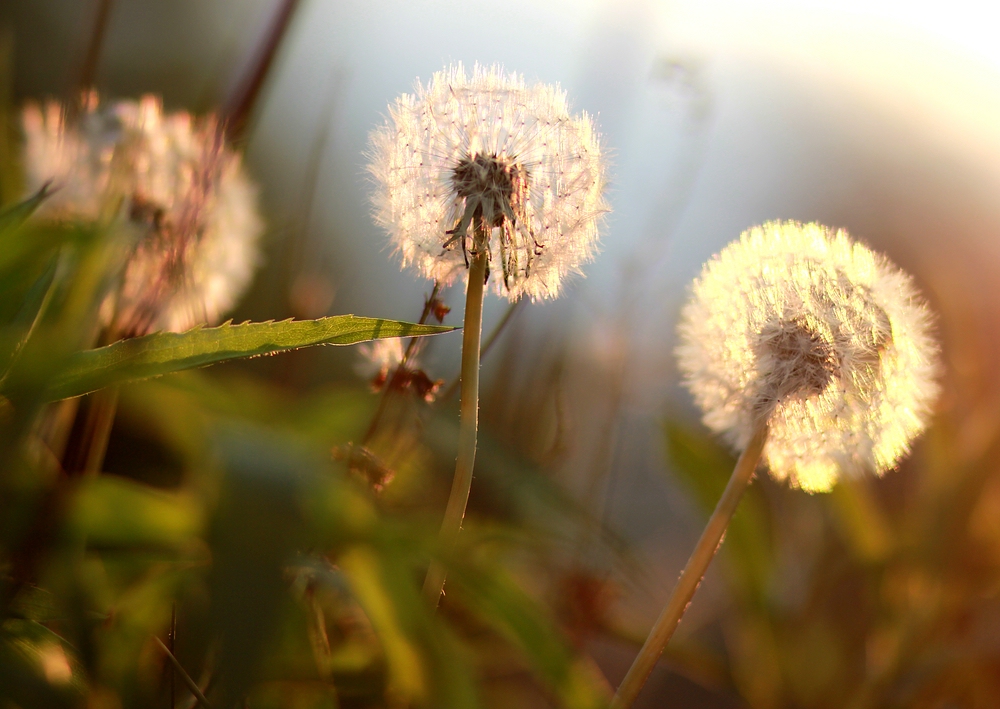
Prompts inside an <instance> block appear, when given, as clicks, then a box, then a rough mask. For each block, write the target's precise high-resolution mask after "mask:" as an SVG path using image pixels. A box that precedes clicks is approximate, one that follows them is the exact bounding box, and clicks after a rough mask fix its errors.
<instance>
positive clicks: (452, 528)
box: [424, 248, 487, 608]
mask: <svg viewBox="0 0 1000 709" xmlns="http://www.w3.org/2000/svg"><path fill="white" fill-rule="evenodd" d="M486 266H487V255H486V249H485V248H480V249H478V250H477V253H476V254H475V256H473V259H472V265H471V267H470V268H469V289H468V290H467V291H466V295H465V325H464V329H463V331H462V393H461V400H460V404H459V430H458V458H457V460H456V461H455V478H454V480H452V483H451V494H450V495H449V496H448V505H447V507H445V510H444V521H442V523H441V540H442V542H444V544H445V545H450V544H452V543H453V542H454V540H455V537H456V536H457V535H458V533H459V531H460V530H461V529H462V520H463V519H464V518H465V507H466V505H467V504H468V502H469V491H470V490H471V489H472V468H473V466H474V465H475V462H476V434H477V430H478V426H479V343H480V340H481V339H482V334H483V287H484V286H485V282H486ZM444 581H445V571H444V567H443V566H441V564H440V563H438V562H431V566H430V568H429V569H428V570H427V578H425V579H424V595H425V596H427V599H428V600H429V601H430V602H431V603H432V604H433V605H434V607H435V608H436V607H437V605H438V603H439V602H440V600H441V592H442V591H443V590H444Z"/></svg>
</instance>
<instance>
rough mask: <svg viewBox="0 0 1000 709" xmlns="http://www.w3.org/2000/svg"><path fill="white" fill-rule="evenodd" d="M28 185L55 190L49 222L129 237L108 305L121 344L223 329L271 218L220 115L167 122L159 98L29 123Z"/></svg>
mask: <svg viewBox="0 0 1000 709" xmlns="http://www.w3.org/2000/svg"><path fill="white" fill-rule="evenodd" d="M22 125H23V128H24V134H25V139H26V140H25V149H24V166H25V176H26V182H27V188H28V189H29V190H30V191H35V190H37V189H39V188H40V187H41V186H42V185H44V184H46V183H49V182H51V183H52V185H53V187H55V188H56V189H55V191H54V192H53V194H52V196H51V198H50V199H48V200H47V201H46V202H45V204H44V205H43V207H42V209H41V210H39V215H40V216H41V217H42V218H47V219H52V220H76V221H87V222H100V223H104V224H108V225H110V226H112V227H115V228H126V229H128V230H129V232H128V236H129V239H128V241H129V245H130V246H129V253H128V256H127V258H126V261H125V266H124V270H123V273H122V277H121V282H120V285H119V287H118V289H117V291H116V292H115V293H113V294H112V295H111V296H109V298H108V300H107V301H105V303H104V305H103V306H102V318H103V320H104V324H105V325H106V326H108V327H109V329H110V330H111V332H112V334H113V335H114V336H134V335H142V334H145V333H148V332H152V331H154V330H173V331H183V330H187V329H189V328H191V327H193V326H194V325H196V324H198V323H215V322H217V321H218V320H219V319H220V317H221V316H222V314H223V313H225V312H226V311H227V310H229V309H230V308H232V306H233V305H234V304H235V303H236V301H237V299H238V298H239V297H240V296H241V295H242V294H243V291H244V290H245V289H246V287H247V285H249V282H250V279H251V277H252V276H253V272H254V269H255V268H256V266H257V263H258V261H259V244H258V242H259V239H260V236H261V234H262V232H263V228H264V225H263V221H262V219H261V217H260V215H259V213H258V210H257V204H256V203H257V188H256V187H255V186H254V185H253V183H252V182H251V181H250V180H249V178H248V177H247V176H246V174H245V173H244V171H243V168H242V165H241V161H240V156H239V155H238V154H237V153H235V152H233V151H232V150H230V149H229V148H227V147H226V145H225V144H224V141H223V135H222V131H221V130H220V129H219V128H220V127H219V126H218V124H217V122H216V121H215V119H214V118H212V117H207V118H204V119H200V120H199V119H195V118H193V117H192V116H191V115H190V114H187V113H184V112H177V113H171V114H166V113H164V112H163V108H162V105H161V103H160V101H159V99H157V98H156V97H153V96H145V97H143V98H142V99H141V100H140V101H138V102H136V101H119V102H114V103H109V104H106V105H103V106H102V105H100V104H99V102H98V99H97V96H96V94H87V95H85V96H84V99H83V105H82V107H81V110H80V112H79V115H78V116H77V117H75V118H74V119H69V118H68V116H67V113H66V111H65V110H64V109H63V108H62V107H61V106H60V105H59V104H57V103H55V102H49V103H47V104H45V105H44V106H38V105H36V104H29V105H28V106H27V107H26V108H25V109H24V113H23V116H22Z"/></svg>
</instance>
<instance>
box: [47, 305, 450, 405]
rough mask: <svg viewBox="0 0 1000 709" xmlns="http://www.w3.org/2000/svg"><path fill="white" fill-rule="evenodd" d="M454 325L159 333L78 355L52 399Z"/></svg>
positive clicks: (310, 323)
mask: <svg viewBox="0 0 1000 709" xmlns="http://www.w3.org/2000/svg"><path fill="white" fill-rule="evenodd" d="M454 329H455V328H453V327H440V326H436V325H415V324H412V323H406V322H400V321H397V320H383V319H381V318H359V317H355V316H353V315H337V316H334V317H329V318H320V319H318V320H283V321H281V322H271V321H269V322H259V323H243V324H241V325H232V324H230V323H226V324H224V325H220V326H219V327H210V328H196V329H194V330H190V331H188V332H184V333H174V332H158V333H154V334H152V335H146V336H144V337H136V338H133V339H130V340H121V341H120V342H116V343H114V344H112V345H108V346H107V347H101V348H99V349H95V350H87V351H84V352H79V353H77V354H75V355H73V356H72V357H71V358H70V360H69V363H68V365H67V366H66V367H65V368H64V369H63V371H62V372H60V373H59V374H58V375H57V376H55V377H54V378H53V380H52V382H51V383H50V385H49V390H48V392H47V397H48V399H49V400H50V401H56V400H58V399H68V398H71V397H74V396H80V395H82V394H87V393H90V392H92V391H96V390H98V389H103V388H104V387H106V386H109V385H111V384H120V383H122V382H128V381H134V380H137V379H147V378H149V377H158V376H160V375H162V374H169V373H171V372H179V371H181V370H184V369H193V368H195V367H205V366H207V365H210V364H215V363H217V362H225V361H227V360H232V359H242V358H246V357H256V356H258V355H264V354H275V353H277V352H287V351H289V350H295V349H299V348H301V347H311V346H314V345H353V344H355V343H357V342H365V341H367V340H378V339H382V338H387V337H416V336H421V335H436V334H438V333H442V332H450V331H452V330H454Z"/></svg>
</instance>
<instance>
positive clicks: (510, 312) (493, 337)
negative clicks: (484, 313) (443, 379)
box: [438, 298, 526, 401]
mask: <svg viewBox="0 0 1000 709" xmlns="http://www.w3.org/2000/svg"><path fill="white" fill-rule="evenodd" d="M525 300H526V299H525V298H519V299H517V300H515V301H514V302H513V303H511V304H510V305H508V306H507V312H505V313H504V314H503V317H502V318H500V322H498V323H497V324H496V327H494V328H493V332H491V333H490V334H489V336H488V337H487V338H486V342H484V343H483V348H482V351H481V352H480V353H479V359H480V360H482V359H485V358H486V355H487V353H489V351H490V350H491V349H492V348H493V345H495V344H496V341H497V339H499V337H500V334H501V333H502V332H503V331H504V328H506V327H507V323H509V322H510V321H511V319H512V318H513V317H514V313H516V312H517V311H518V310H520V309H521V307H522V306H523V304H524V302H525ZM461 380H462V378H461V377H458V378H457V379H455V380H454V381H453V382H452V383H451V384H449V385H448V388H447V389H446V390H445V392H444V394H442V395H441V396H439V397H438V401H448V399H450V398H451V397H453V396H454V395H455V390H456V389H458V385H459V383H460V382H461Z"/></svg>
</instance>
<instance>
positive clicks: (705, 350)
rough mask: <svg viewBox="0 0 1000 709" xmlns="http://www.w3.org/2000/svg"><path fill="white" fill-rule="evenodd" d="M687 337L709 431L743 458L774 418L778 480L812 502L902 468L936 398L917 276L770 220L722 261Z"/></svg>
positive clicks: (692, 315) (852, 246) (692, 385)
mask: <svg viewBox="0 0 1000 709" xmlns="http://www.w3.org/2000/svg"><path fill="white" fill-rule="evenodd" d="M679 334H680V345H679V346H678V348H677V354H678V358H679V366H680V369H681V371H682V372H683V374H684V378H685V384H686V386H687V387H688V389H689V390H690V391H691V393H692V395H693V396H694V399H695V401H696V402H697V404H698V405H699V407H700V408H701V409H702V411H703V412H704V419H703V420H704V422H705V424H706V425H707V426H708V427H709V428H711V429H712V430H713V431H715V432H716V433H720V434H722V435H724V436H725V438H726V439H727V441H728V442H729V443H730V444H731V445H733V447H734V448H736V449H742V448H743V447H745V446H746V444H747V442H748V441H749V439H750V436H751V433H752V431H753V430H754V428H755V427H756V425H757V424H758V423H759V422H760V421H761V420H762V419H763V418H767V419H769V422H770V424H769V425H770V432H769V435H768V440H767V443H766V445H765V448H764V453H763V457H764V460H765V462H766V464H767V466H768V468H769V469H770V471H771V474H772V476H773V477H775V478H777V479H779V480H788V481H789V483H790V484H791V485H793V486H795V487H799V488H802V489H804V490H808V491H823V490H828V489H830V488H831V487H832V486H833V484H834V483H835V482H836V480H837V477H838V476H839V475H840V474H846V475H857V474H860V473H861V472H862V471H864V470H869V471H872V472H874V473H875V474H876V475H881V474H882V473H883V472H884V471H886V470H888V469H889V468H892V467H894V466H895V465H896V464H897V462H898V461H899V460H900V458H901V457H902V456H903V455H905V454H906V453H907V452H908V450H909V446H910V443H911V441H912V440H913V438H914V437H915V436H917V435H918V434H919V433H921V432H922V431H923V430H924V428H925V427H926V425H927V420H928V418H929V416H930V410H931V406H932V405H933V403H934V401H935V399H936V397H937V394H938V389H939V387H938V384H937V381H936V375H937V371H938V367H939V364H938V347H937V344H936V343H935V341H934V339H933V337H932V335H931V315H930V311H929V310H928V308H927V306H926V305H925V304H924V302H923V300H922V299H921V297H920V296H919V294H918V292H917V290H916V288H915V286H914V284H913V281H912V279H911V278H910V277H909V276H908V275H907V274H905V273H904V272H903V271H901V270H899V269H898V268H897V267H896V266H894V265H893V264H892V263H890V262H889V261H888V260H887V259H886V258H884V257H883V256H880V255H878V254H876V253H874V252H872V251H870V250H869V249H868V248H866V247H864V246H862V245H860V244H857V243H854V242H853V241H851V239H850V238H849V237H848V235H847V234H846V232H844V231H842V230H841V231H837V232H833V231H831V230H830V229H828V228H826V227H824V226H822V225H819V224H815V223H813V224H800V223H796V222H768V223H766V224H764V225H763V226H758V227H754V228H752V229H749V230H748V231H746V232H744V233H743V234H742V235H741V237H740V240H739V241H737V242H734V243H733V244H730V245H729V246H727V247H726V248H725V249H723V250H722V252H720V253H719V254H718V255H716V256H715V257H713V258H712V259H711V260H710V261H709V262H708V263H707V264H706V265H705V266H704V268H703V270H702V273H701V275H700V276H699V277H698V279H697V280H696V281H695V282H694V284H693V286H692V294H691V298H690V300H689V301H688V302H687V304H686V305H685V306H684V308H683V310H682V312H681V320H680V325H679Z"/></svg>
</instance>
